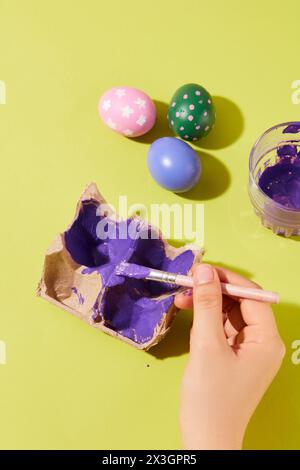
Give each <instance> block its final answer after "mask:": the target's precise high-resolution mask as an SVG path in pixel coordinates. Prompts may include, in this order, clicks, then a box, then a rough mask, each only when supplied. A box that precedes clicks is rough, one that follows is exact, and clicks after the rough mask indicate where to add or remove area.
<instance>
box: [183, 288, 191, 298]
mask: <svg viewBox="0 0 300 470" xmlns="http://www.w3.org/2000/svg"><path fill="white" fill-rule="evenodd" d="M183 295H186V296H187V297H191V296H192V295H193V290H192V289H187V290H185V291H184V292H183Z"/></svg>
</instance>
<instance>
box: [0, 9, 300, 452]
mask: <svg viewBox="0 0 300 470" xmlns="http://www.w3.org/2000/svg"><path fill="white" fill-rule="evenodd" d="M0 12H1V17H0V22H1V27H0V80H2V81H3V82H5V84H6V104H5V105H0V152H1V153H0V154H1V172H0V191H1V218H2V222H1V231H0V237H1V263H2V270H1V279H0V286H1V314H0V339H1V340H2V341H5V344H6V353H7V363H6V365H0V396H1V400H0V446H1V448H62V449H63V448H73V449H77V448H104V449H105V448H106V449H108V448H109V449H115V448H148V449H153V448H174V447H175V448H176V447H179V446H180V436H179V430H178V418H177V416H178V393H179V385H180V381H181V376H182V371H183V368H184V365H185V363H186V359H187V349H188V330H189V326H190V321H191V315H190V313H184V312H182V313H181V314H180V315H179V316H178V317H177V319H176V322H175V325H174V328H173V330H172V331H171V332H170V334H169V336H168V337H167V338H166V339H165V341H164V342H163V343H161V344H160V345H159V346H158V347H157V348H155V349H153V350H152V351H151V352H150V353H143V352H140V351H137V350H135V349H134V348H131V347H130V346H128V345H126V344H123V343H122V342H120V341H117V340H115V339H114V338H111V337H109V336H107V335H105V334H102V333H101V332H99V331H97V330H95V329H93V328H91V327H89V326H87V325H86V324H84V323H83V322H81V321H80V320H78V319H77V318H75V317H73V316H72V315H70V314H68V313H67V312H65V311H63V310H60V309H58V308H56V307H54V306H52V305H50V304H48V303H47V302H45V301H43V300H41V299H37V298H36V297H35V293H34V291H35V287H36V284H37V282H38V280H39V277H40V274H41V269H42V263H43V256H44V252H45V250H46V248H47V247H48V245H49V244H50V242H51V241H52V239H53V238H54V235H55V234H56V233H58V232H59V231H61V230H63V229H64V228H65V227H66V226H67V224H68V223H69V222H70V221H71V219H72V217H73V214H74V210H75V203H76V201H77V199H78V197H79V195H80V193H81V191H82V190H83V188H84V186H85V185H86V184H87V183H88V182H90V181H96V182H97V184H98V186H99V189H100V191H101V192H102V194H103V195H104V196H105V197H106V198H107V199H108V200H109V201H110V202H112V203H113V204H117V202H118V196H119V194H121V195H128V201H129V203H130V204H132V203H135V202H139V203H144V204H146V205H147V206H149V205H150V204H151V203H153V202H156V203H175V202H176V203H177V202H181V203H184V202H193V203H196V202H204V203H205V248H206V260H207V261H211V262H218V263H222V264H224V265H226V266H229V267H231V268H233V269H236V270H237V271H239V272H242V273H243V274H245V275H246V276H249V277H250V278H253V279H254V280H255V281H257V282H259V283H260V284H262V285H263V286H264V287H265V288H266V289H272V290H276V291H279V292H280V294H281V297H282V302H281V304H280V305H279V306H278V307H276V308H275V314H276V318H277V321H278V325H279V329H280V331H281V334H282V336H283V338H284V341H285V343H286V346H287V356H286V359H285V361H284V364H283V367H282V369H281V371H280V373H279V375H278V377H277V378H276V380H275V381H274V383H273V384H272V386H271V388H270V389H269V391H268V393H267V394H266V396H265V398H264V400H263V401H262V403H261V405H260V406H259V408H258V410H257V412H256V413H255V416H254V417H253V419H252V421H251V423H250V425H249V429H248V432H247V435H246V439H245V447H246V448H256V449H260V448H271V449H279V448H286V449H287V448H300V438H299V427H300V407H299V389H300V366H296V365H293V364H292V362H291V354H292V349H291V344H292V342H293V341H294V340H296V339H299V338H300V306H299V274H298V273H299V263H300V251H299V248H300V245H299V241H298V240H296V239H289V240H285V239H282V238H279V237H276V236H274V235H273V234H272V233H271V232H270V231H268V230H266V229H264V228H263V227H261V226H260V223H259V220H258V219H257V218H256V216H255V215H254V214H253V211H252V208H251V207H250V204H249V200H248V195H247V188H246V187H247V174H248V170H247V164H248V155H249V151H250V149H251V146H252V144H253V143H254V141H255V140H256V138H257V137H258V136H259V135H260V134H261V133H262V132H263V131H264V130H265V129H267V128H268V127H270V126H272V125H274V124H276V123H279V122H284V121H289V120H293V119H298V118H299V111H300V105H295V104H293V103H292V99H291V96H292V92H293V91H295V90H292V88H291V84H292V82H293V81H294V80H297V79H299V61H298V59H297V47H298V43H299V27H298V26H299V13H300V4H299V1H298V0H294V1H290V0H287V1H286V2H283V3H282V2H274V1H258V0H256V1H253V2H248V3H247V2H240V1H233V0H229V1H227V2H223V1H220V0H219V1H214V2H203V1H201V2H200V1H193V0H190V1H189V2H186V3H185V4H183V3H182V2H180V1H178V0H172V1H171V0H166V1H164V2H158V1H155V0H154V1H153V2H151V3H141V2H138V1H130V0H129V1H126V2H125V1H121V0H120V1H114V0H113V1H111V2H104V1H91V0H86V1H85V2H80V1H78V2H77V1H76V2H75V1H71V0H60V1H58V0H53V1H51V2H50V1H43V2H40V1H37V0H36V1H33V0H28V1H21V0H19V1H16V0H7V1H4V0H0ZM191 82H195V83H199V84H201V85H203V86H204V87H205V88H206V89H207V90H209V92H210V93H211V94H212V96H213V99H214V103H215V106H216V109H217V113H218V121H217V123H216V126H215V129H214V130H213V131H212V133H211V134H210V135H209V136H208V137H207V138H206V140H205V141H204V140H203V141H199V146H196V147H195V148H196V150H197V151H199V154H200V155H201V157H202V163H203V176H202V180H201V184H200V185H199V186H198V187H197V188H196V189H195V190H193V191H192V192H191V193H189V194H187V195H181V196H179V195H176V194H173V193H170V192H167V191H166V190H164V189H162V188H160V187H159V186H158V185H156V184H155V182H154V181H153V180H152V178H151V176H150V174H149V172H148V170H147V165H146V154H147V150H148V147H149V144H150V143H151V142H152V141H153V140H154V139H155V138H158V137H161V136H164V135H171V131H170V130H169V128H168V124H167V120H166V117H165V116H166V113H167V107H168V103H169V101H170V99H171V97H172V95H173V93H174V92H175V90H176V89H177V88H178V87H180V86H181V85H183V84H185V83H191ZM117 85H120V86H122V85H123V86H126V85H127V86H133V87H137V88H140V89H142V90H144V91H145V92H146V93H147V94H149V95H150V96H151V97H152V98H153V99H155V100H156V104H157V108H158V115H159V116H158V117H159V121H158V124H157V126H156V127H155V128H154V129H153V130H152V131H151V132H150V133H149V134H147V135H146V136H144V137H142V138H140V139H135V140H130V139H126V138H123V137H121V136H118V135H116V134H115V133H113V132H111V131H110V130H109V129H108V128H107V127H105V126H104V125H103V123H102V122H101V121H100V119H99V117H98V114H97V103H98V99H99V97H100V95H101V94H102V93H103V92H104V91H105V90H106V89H108V88H110V87H112V86H117ZM148 366H149V367H148Z"/></svg>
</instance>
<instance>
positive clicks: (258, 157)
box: [248, 122, 300, 237]
mask: <svg viewBox="0 0 300 470" xmlns="http://www.w3.org/2000/svg"><path fill="white" fill-rule="evenodd" d="M287 146H292V150H293V152H295V155H297V152H299V151H300V122H286V123H283V124H278V125H277V126H274V127H271V128H270V129H268V130H267V131H266V132H264V134H262V136H261V137H260V138H259V139H258V140H257V141H256V143H255V144H254V146H253V147H252V150H251V153H250V158H249V184H248V191H249V196H250V200H251V202H252V205H253V207H254V210H255V213H256V214H257V215H258V217H259V218H260V220H261V222H262V224H263V225H264V226H265V227H267V228H270V229H271V230H273V232H274V233H276V234H278V235H284V236H285V237H290V236H292V235H300V206H299V207H298V206H297V207H292V206H291V205H287V204H284V203H281V201H283V198H281V199H280V197H278V198H277V200H274V199H273V198H271V197H270V196H268V195H267V194H266V193H265V192H264V191H263V190H262V189H261V187H260V186H261V183H260V184H259V181H260V178H261V175H262V174H263V173H264V171H265V170H266V168H268V167H271V166H274V165H275V164H279V160H280V157H279V155H281V154H284V153H286V152H284V151H285V149H288V147H287ZM282 158H289V159H290V160H289V162H291V163H293V162H294V160H293V157H290V156H288V157H282ZM295 158H296V159H297V167H295V169H297V171H298V169H299V171H300V165H299V162H300V153H299V155H298V156H296V157H295ZM289 165H290V163H289V164H287V165H285V166H282V167H281V171H285V170H284V168H285V167H286V168H288V167H289V168H290V166H289ZM268 171H270V170H268ZM272 171H273V170H272ZM299 175H300V173H299ZM299 182H300V180H299ZM274 183H278V181H275V182H274ZM293 184H295V183H294V182H293ZM296 185H297V188H296V187H295V190H297V191H298V190H299V191H300V186H299V185H298V180H296ZM299 191H298V192H299ZM299 195H300V192H299ZM297 197H298V193H297Z"/></svg>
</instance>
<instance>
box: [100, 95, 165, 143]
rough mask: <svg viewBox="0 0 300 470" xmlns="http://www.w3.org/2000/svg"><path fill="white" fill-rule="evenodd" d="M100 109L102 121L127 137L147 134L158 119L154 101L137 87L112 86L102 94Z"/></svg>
mask: <svg viewBox="0 0 300 470" xmlns="http://www.w3.org/2000/svg"><path fill="white" fill-rule="evenodd" d="M98 109H99V115H100V117H101V119H102V121H103V122H104V123H105V124H106V125H107V126H108V127H110V128H111V129H112V130H114V131H115V132H117V133H118V134H122V135H125V136H126V137H138V136H139V135H143V134H146V132H148V131H150V129H151V128H152V127H153V125H154V123H155V119H156V109H155V105H154V103H153V101H152V100H151V99H150V98H149V96H147V95H146V94H145V93H143V92H142V91H141V90H137V89H136V88H129V87H114V88H111V89H110V90H108V91H106V92H105V93H104V94H103V95H102V96H101V98H100V101H99V106H98Z"/></svg>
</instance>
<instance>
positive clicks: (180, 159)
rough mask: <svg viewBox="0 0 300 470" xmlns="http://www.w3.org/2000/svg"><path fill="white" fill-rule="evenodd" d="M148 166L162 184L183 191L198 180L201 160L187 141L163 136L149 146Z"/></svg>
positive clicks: (179, 191) (170, 188) (173, 189)
mask: <svg viewBox="0 0 300 470" xmlns="http://www.w3.org/2000/svg"><path fill="white" fill-rule="evenodd" d="M148 168H149V170H150V173H151V175H152V177H153V179H155V181H156V182H157V183H158V184H159V185H160V186H162V187H163V188H165V189H169V190H170V191H174V192H175V193H183V192H185V191H188V190H189V189H191V188H192V187H193V186H195V184H196V183H197V182H198V180H199V178H200V174H201V161H200V158H199V157H198V155H197V153H196V152H195V150H193V149H192V147H191V146H190V145H189V144H187V143H186V142H183V141H182V140H179V139H176V138H175V137H162V138H161V139H157V140H155V141H154V142H153V144H152V145H151V146H150V148H149V151H148Z"/></svg>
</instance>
